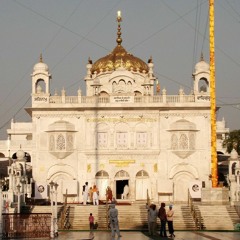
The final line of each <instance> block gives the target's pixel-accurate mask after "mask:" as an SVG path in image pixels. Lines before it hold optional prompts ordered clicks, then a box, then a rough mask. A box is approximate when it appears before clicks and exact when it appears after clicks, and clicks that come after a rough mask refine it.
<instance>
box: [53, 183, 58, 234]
mask: <svg viewBox="0 0 240 240" xmlns="http://www.w3.org/2000/svg"><path fill="white" fill-rule="evenodd" d="M54 187H55V214H54V215H55V216H54V218H55V226H54V227H55V229H54V235H55V236H58V217H57V188H58V184H57V183H54Z"/></svg>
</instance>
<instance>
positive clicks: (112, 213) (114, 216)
mask: <svg viewBox="0 0 240 240" xmlns="http://www.w3.org/2000/svg"><path fill="white" fill-rule="evenodd" d="M108 217H109V221H110V228H111V234H112V238H115V231H116V233H117V235H118V237H121V235H120V231H119V223H118V210H117V209H116V208H115V204H110V209H109V212H108Z"/></svg>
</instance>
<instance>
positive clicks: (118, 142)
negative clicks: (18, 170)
mask: <svg viewBox="0 0 240 240" xmlns="http://www.w3.org/2000/svg"><path fill="white" fill-rule="evenodd" d="M119 36H121V35H119V33H118V37H119ZM86 68H87V72H86V77H85V79H84V80H85V82H86V96H83V95H82V92H81V90H80V89H79V90H78V92H77V95H76V96H67V95H66V92H65V90H64V89H63V90H62V92H61V95H59V96H56V95H54V94H52V93H50V90H49V89H50V83H51V72H50V70H49V68H48V66H47V65H46V64H45V63H43V62H42V59H40V62H39V63H37V64H36V65H35V66H34V68H33V72H32V106H31V108H28V109H26V110H27V112H28V113H29V114H30V115H31V117H32V122H29V123H14V122H12V124H11V128H10V129H8V135H9V140H8V141H1V143H0V152H2V153H3V154H4V155H5V156H8V150H10V154H11V155H12V154H13V153H14V152H16V151H17V150H18V149H19V146H20V145H21V148H22V149H23V150H24V151H25V152H27V153H29V154H30V156H31V162H29V163H28V164H29V165H31V166H32V175H33V176H32V177H33V181H34V182H35V184H36V186H38V185H44V184H45V185H47V184H48V183H49V182H50V181H54V182H57V183H58V184H59V188H58V192H59V193H58V198H59V199H58V200H59V201H63V199H64V197H63V195H64V194H65V193H66V190H67V193H68V196H69V198H68V201H71V202H80V201H82V186H83V185H84V184H85V182H88V183H89V186H93V185H94V184H97V187H98V188H99V191H100V199H102V200H105V199H106V196H105V191H106V188H107V186H110V187H111V188H112V190H113V196H114V197H116V198H117V199H120V198H121V194H122V192H123V188H124V186H125V185H126V184H127V185H129V196H128V198H129V199H131V200H146V199H147V192H148V195H149V197H150V198H151V199H152V201H168V200H170V201H173V202H180V201H187V199H188V187H189V184H190V183H191V182H194V181H196V180H197V181H201V182H204V183H205V187H211V181H210V180H209V174H211V142H210V140H211V139H210V93H209V87H210V86H209V65H208V64H207V63H206V62H205V61H204V60H203V59H201V61H200V62H199V63H197V64H196V67H195V72H194V73H193V81H194V83H193V85H194V90H193V92H192V93H191V94H190V95H186V94H185V93H184V91H183V89H180V90H179V92H178V93H177V94H176V95H167V91H166V89H163V90H162V91H161V92H159V91H158V92H157V94H155V88H156V78H155V75H154V69H153V68H154V64H153V62H152V60H151V59H149V61H148V63H144V62H143V61H142V60H140V59H138V58H136V57H134V56H132V55H128V53H127V52H126V50H125V49H124V48H123V47H122V46H121V41H118V45H117V47H116V48H115V49H114V50H113V52H112V53H111V54H110V55H108V56H106V57H104V58H102V59H99V60H98V61H97V62H95V63H92V61H91V60H89V62H88V64H87V66H86ZM157 87H159V86H157ZM158 90H159V89H158Z"/></svg>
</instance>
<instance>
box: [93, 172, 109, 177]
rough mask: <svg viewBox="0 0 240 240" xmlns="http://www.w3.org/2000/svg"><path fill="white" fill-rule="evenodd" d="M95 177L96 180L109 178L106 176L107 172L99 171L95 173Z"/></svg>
mask: <svg viewBox="0 0 240 240" xmlns="http://www.w3.org/2000/svg"><path fill="white" fill-rule="evenodd" d="M95 177H96V178H109V174H108V172H106V171H104V170H101V171H98V172H97V173H96V175H95Z"/></svg>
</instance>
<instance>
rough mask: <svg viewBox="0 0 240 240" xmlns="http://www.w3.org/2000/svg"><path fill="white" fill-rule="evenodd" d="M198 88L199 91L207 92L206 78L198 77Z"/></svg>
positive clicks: (207, 83)
mask: <svg viewBox="0 0 240 240" xmlns="http://www.w3.org/2000/svg"><path fill="white" fill-rule="evenodd" d="M198 89H199V92H200V93H207V92H209V82H208V80H207V79H206V78H200V79H199V81H198Z"/></svg>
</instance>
